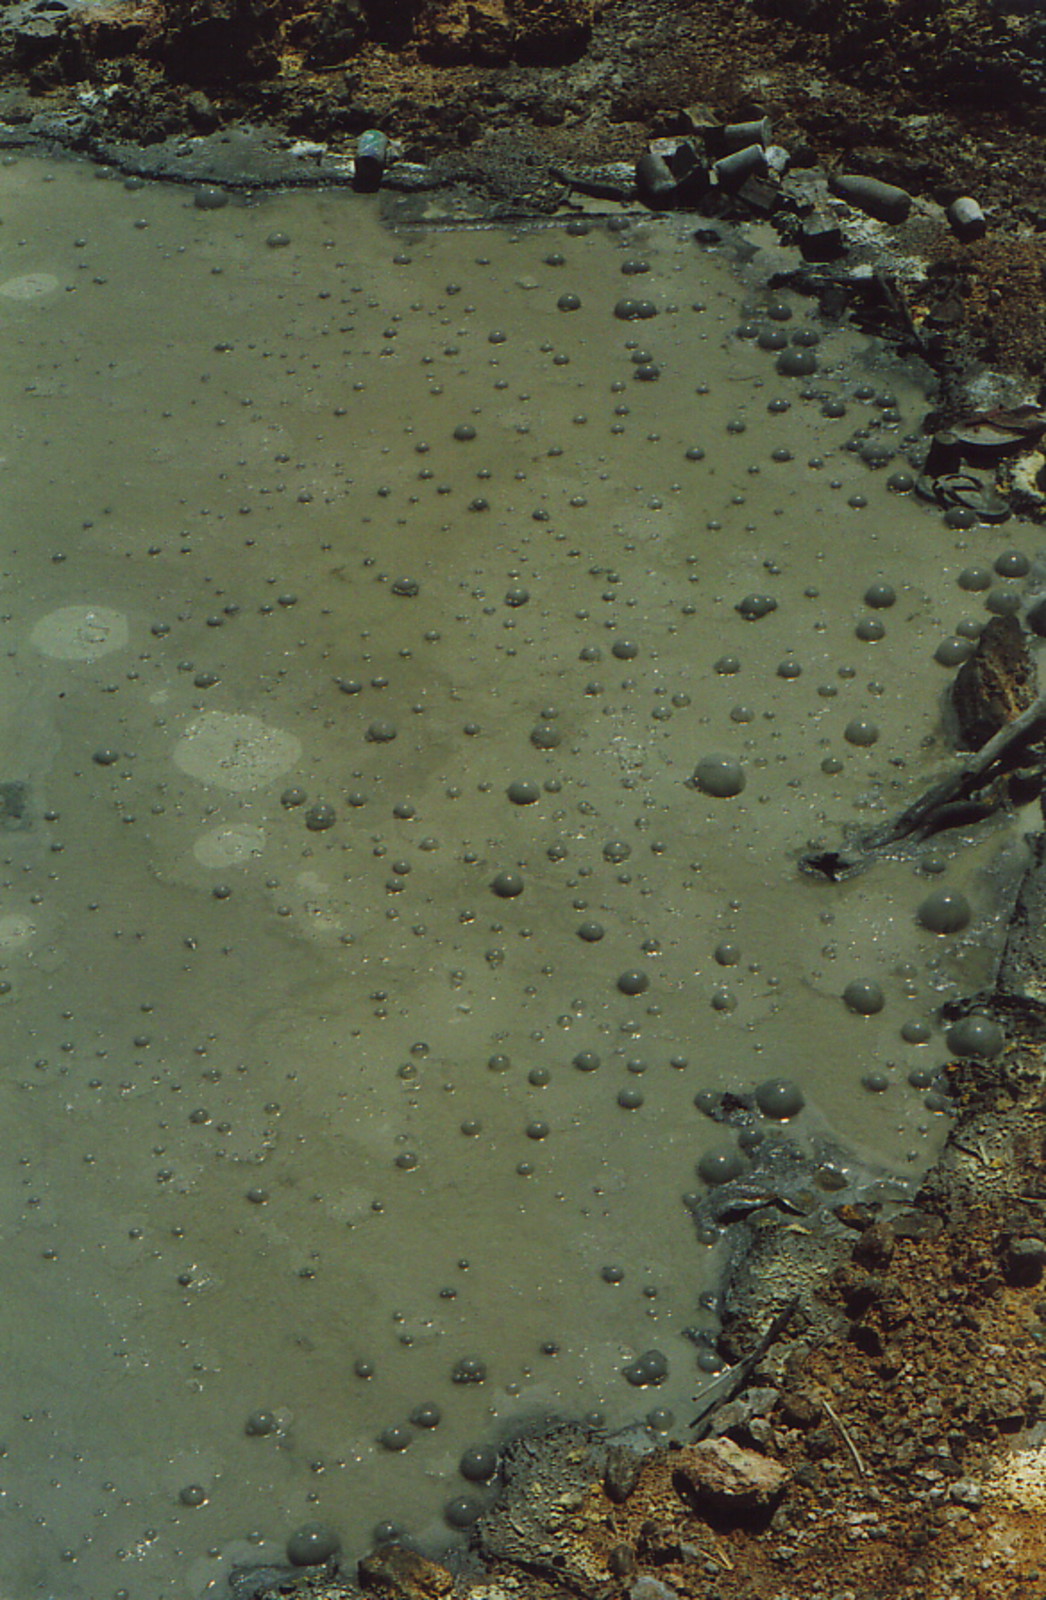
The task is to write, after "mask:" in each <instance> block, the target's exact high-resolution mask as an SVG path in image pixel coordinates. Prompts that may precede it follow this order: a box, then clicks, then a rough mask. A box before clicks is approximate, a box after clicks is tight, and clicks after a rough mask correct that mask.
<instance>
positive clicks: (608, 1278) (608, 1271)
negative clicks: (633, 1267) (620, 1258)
mask: <svg viewBox="0 0 1046 1600" xmlns="http://www.w3.org/2000/svg"><path fill="white" fill-rule="evenodd" d="M599 1276H600V1277H601V1278H602V1280H603V1282H604V1283H621V1282H623V1280H624V1276H625V1271H624V1268H623V1267H615V1266H609V1267H601V1268H600V1272H599Z"/></svg>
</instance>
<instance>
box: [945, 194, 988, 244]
mask: <svg viewBox="0 0 1046 1600" xmlns="http://www.w3.org/2000/svg"><path fill="white" fill-rule="evenodd" d="M945 216H946V217H947V218H948V222H949V225H950V227H951V230H952V232H953V233H954V235H955V237H956V238H957V239H958V240H959V241H960V243H961V244H972V243H973V241H974V239H983V238H984V235H985V234H986V233H987V231H988V224H987V222H986V221H985V218H984V212H983V211H982V210H981V208H980V206H979V205H978V204H977V201H976V200H974V199H973V197H972V195H968V194H964V195H960V196H959V198H958V199H957V200H953V201H952V203H951V205H950V206H949V207H948V209H947V211H946V212H945Z"/></svg>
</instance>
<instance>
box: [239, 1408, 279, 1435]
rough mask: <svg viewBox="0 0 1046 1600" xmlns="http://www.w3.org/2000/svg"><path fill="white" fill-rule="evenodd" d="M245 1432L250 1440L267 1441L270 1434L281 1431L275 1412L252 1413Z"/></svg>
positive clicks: (245, 1426) (244, 1428) (245, 1425)
mask: <svg viewBox="0 0 1046 1600" xmlns="http://www.w3.org/2000/svg"><path fill="white" fill-rule="evenodd" d="M243 1431H244V1433H245V1434H246V1435H247V1437H248V1438H249V1439H265V1438H267V1437H268V1436H269V1434H270V1433H277V1432H278V1431H279V1423H278V1422H277V1420H276V1414H275V1412H273V1411H252V1412H251V1414H250V1416H249V1417H248V1418H247V1421H246V1422H245V1423H244V1425H243Z"/></svg>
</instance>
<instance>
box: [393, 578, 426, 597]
mask: <svg viewBox="0 0 1046 1600" xmlns="http://www.w3.org/2000/svg"><path fill="white" fill-rule="evenodd" d="M391 588H392V593H393V594H394V595H398V596H399V597H400V598H401V599H405V600H413V598H414V596H415V595H416V594H419V593H420V592H421V584H420V583H419V582H418V580H417V578H397V579H396V580H395V581H394V582H393V584H392V586H391Z"/></svg>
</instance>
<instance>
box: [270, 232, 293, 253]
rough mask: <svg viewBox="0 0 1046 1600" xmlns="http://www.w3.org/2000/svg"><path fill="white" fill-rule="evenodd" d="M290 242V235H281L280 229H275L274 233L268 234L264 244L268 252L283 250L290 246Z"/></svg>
mask: <svg viewBox="0 0 1046 1600" xmlns="http://www.w3.org/2000/svg"><path fill="white" fill-rule="evenodd" d="M290 242H291V236H290V234H289V233H283V232H281V231H280V229H277V230H276V231H275V232H274V233H270V234H269V235H268V237H267V238H266V240H265V243H266V244H267V245H268V247H269V249H270V250H284V249H286V247H287V245H289V244H290Z"/></svg>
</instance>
